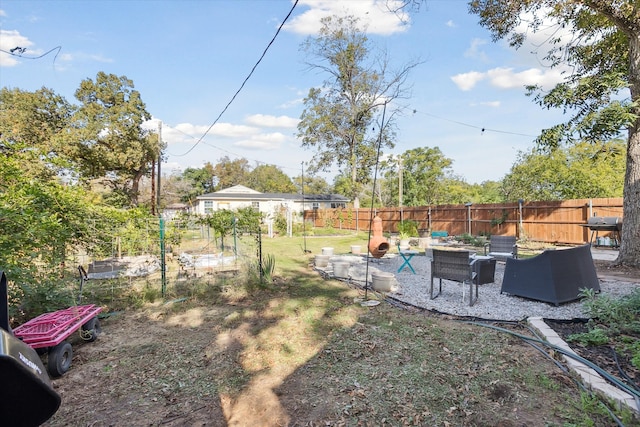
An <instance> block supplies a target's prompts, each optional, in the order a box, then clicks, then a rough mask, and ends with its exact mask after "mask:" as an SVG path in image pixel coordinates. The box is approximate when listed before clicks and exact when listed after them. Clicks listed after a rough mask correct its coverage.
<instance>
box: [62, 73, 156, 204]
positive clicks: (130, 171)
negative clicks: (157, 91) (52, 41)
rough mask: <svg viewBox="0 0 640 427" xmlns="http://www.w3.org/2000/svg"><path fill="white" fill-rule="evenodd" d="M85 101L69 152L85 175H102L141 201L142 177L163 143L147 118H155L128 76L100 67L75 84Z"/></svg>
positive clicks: (74, 122) (130, 198)
mask: <svg viewBox="0 0 640 427" xmlns="http://www.w3.org/2000/svg"><path fill="white" fill-rule="evenodd" d="M75 96H76V98H77V99H78V101H80V103H81V105H80V106H79V108H78V109H77V111H76V112H75V114H74V116H73V119H72V124H71V129H70V132H69V135H68V139H67V141H68V144H67V147H68V149H69V155H70V157H72V158H74V159H76V160H77V167H78V169H79V170H81V172H82V176H83V177H85V178H90V179H96V178H98V179H101V180H102V181H103V182H105V183H107V184H108V185H109V186H110V187H111V188H112V189H113V191H115V192H117V193H121V194H123V195H126V197H127V198H128V201H129V203H130V204H131V205H134V206H135V205H137V203H138V186H139V183H140V179H141V178H142V177H143V176H145V175H147V174H149V173H150V172H151V166H152V164H153V162H154V161H155V160H157V159H158V158H159V156H160V152H161V151H162V148H163V147H162V143H161V142H160V141H158V137H157V135H155V134H150V133H149V132H148V131H147V130H145V129H144V128H143V127H142V124H143V123H144V122H145V121H147V120H149V119H150V118H151V115H150V114H149V113H148V112H147V110H146V107H145V104H144V103H143V102H142V99H141V97H140V93H139V92H138V91H136V90H134V86H133V82H132V81H131V80H129V79H128V78H126V77H124V76H121V77H118V76H116V75H114V74H106V73H104V72H99V73H98V74H97V76H96V80H95V81H93V80H91V79H86V80H83V81H82V82H81V83H80V88H79V89H78V90H76V93H75Z"/></svg>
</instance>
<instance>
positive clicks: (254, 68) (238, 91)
mask: <svg viewBox="0 0 640 427" xmlns="http://www.w3.org/2000/svg"><path fill="white" fill-rule="evenodd" d="M297 4H298V0H296V1H295V3H293V6H291V10H289V13H288V14H287V16H286V17H285V18H284V20H283V21H282V23H281V24H280V26H279V27H278V31H276V33H275V35H274V36H273V38H272V39H271V41H270V42H269V44H268V45H267V47H266V48H265V49H264V51H263V52H262V55H260V58H259V59H258V61H257V62H256V63H255V65H254V66H253V68H251V71H250V72H249V75H248V76H247V77H246V78H245V79H244V81H243V82H242V84H241V85H240V88H239V89H238V90H237V91H236V93H235V94H234V95H233V96H232V97H231V100H230V101H229V102H228V103H227V105H226V106H225V107H224V109H223V110H222V111H221V112H220V114H218V117H216V119H215V120H214V121H213V123H211V126H209V128H208V129H207V130H206V131H205V133H204V134H203V135H202V136H201V137H200V139H198V140H197V141H196V143H195V144H193V146H192V147H191V148H189V149H188V150H187V152H186V153H184V154H180V155H176V156H175V157H182V156H186V155H187V154H189V153H190V152H191V151H192V150H193V149H194V148H196V147H197V146H198V144H200V142H201V141H202V139H203V138H204V137H205V136H207V134H208V133H209V131H210V130H211V128H213V126H214V125H215V124H216V123H218V120H220V118H221V117H222V115H223V114H224V113H225V112H226V111H227V109H228V108H229V106H230V105H231V103H232V102H233V101H234V100H235V99H236V96H238V94H239V93H240V91H241V90H242V89H243V88H244V85H245V83H247V81H248V80H249V78H250V77H251V76H252V75H253V72H254V71H255V70H256V68H257V67H258V65H259V64H260V62H262V59H263V58H264V56H265V55H266V54H267V51H268V50H269V48H270V47H271V45H272V44H273V42H275V40H276V37H278V34H280V30H282V27H283V26H284V24H285V23H286V22H287V20H288V19H289V17H290V16H291V14H292V13H293V10H294V9H295V8H296V6H297Z"/></svg>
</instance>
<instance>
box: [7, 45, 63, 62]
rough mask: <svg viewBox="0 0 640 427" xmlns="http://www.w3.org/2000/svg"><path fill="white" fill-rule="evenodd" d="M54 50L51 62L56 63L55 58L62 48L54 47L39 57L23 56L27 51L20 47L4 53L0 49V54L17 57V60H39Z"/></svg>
mask: <svg viewBox="0 0 640 427" xmlns="http://www.w3.org/2000/svg"><path fill="white" fill-rule="evenodd" d="M54 50H57V52H56V56H54V57H53V62H56V58H57V57H58V54H59V53H60V51H61V50H62V46H56V47H54V48H53V49H50V50H48V51H46V52H45V53H43V54H42V55H39V56H24V55H23V54H24V53H25V52H26V51H27V48H26V47H20V46H16V47H14V48H13V49H10V50H8V51H6V50H4V49H0V52H3V53H6V54H7V55H11V56H17V57H18V58H24V59H40V58H43V57H45V56H47V55H48V54H50V53H51V52H53V51H54Z"/></svg>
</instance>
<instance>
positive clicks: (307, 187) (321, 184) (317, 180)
mask: <svg viewBox="0 0 640 427" xmlns="http://www.w3.org/2000/svg"><path fill="white" fill-rule="evenodd" d="M293 182H294V184H295V186H296V190H297V192H298V193H302V192H303V191H302V175H298V176H297V177H295V178H294V179H293ZM331 192H333V190H332V189H331V186H330V185H329V183H328V182H327V180H326V179H324V178H322V177H320V176H314V175H305V176H304V194H329V193H331Z"/></svg>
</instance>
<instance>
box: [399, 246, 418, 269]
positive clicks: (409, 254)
mask: <svg viewBox="0 0 640 427" xmlns="http://www.w3.org/2000/svg"><path fill="white" fill-rule="evenodd" d="M398 253H399V254H400V256H401V257H402V259H403V260H404V262H403V263H402V265H401V266H400V268H399V269H398V273H400V272H401V271H402V270H403V269H404V268H405V267H409V270H411V272H412V273H413V274H416V271H415V270H414V269H413V266H412V265H411V259H412V258H413V257H414V256H416V255H418V254H419V253H420V252H418V251H414V250H410V249H400V245H399V244H398Z"/></svg>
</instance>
